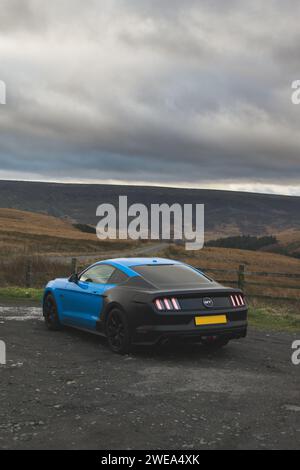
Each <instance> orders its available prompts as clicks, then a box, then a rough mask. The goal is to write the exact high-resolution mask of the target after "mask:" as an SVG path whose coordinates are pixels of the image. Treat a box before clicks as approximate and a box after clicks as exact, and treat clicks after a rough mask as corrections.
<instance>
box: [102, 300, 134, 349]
mask: <svg viewBox="0 0 300 470" xmlns="http://www.w3.org/2000/svg"><path fill="white" fill-rule="evenodd" d="M106 336H107V340H108V344H109V347H110V349H111V350H112V351H113V352H115V353H118V354H127V353H128V352H129V351H130V349H131V340H130V331H129V325H128V320H127V317H126V314H125V313H124V312H122V310H119V309H117V308H114V309H113V310H111V311H110V312H109V314H108V317H107V320H106Z"/></svg>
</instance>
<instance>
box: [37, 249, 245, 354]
mask: <svg viewBox="0 0 300 470" xmlns="http://www.w3.org/2000/svg"><path fill="white" fill-rule="evenodd" d="M43 315H44V318H45V322H46V325H47V327H48V328H49V329H51V330H58V329H61V328H62V327H63V326H64V325H67V326H72V327H75V328H79V329H81V330H86V331H90V332H93V333H96V334H100V335H104V336H106V337H107V340H108V344H109V346H110V348H111V349H112V350H113V351H114V352H116V353H120V354H125V353H128V352H129V351H130V349H131V347H132V346H133V345H136V344H155V343H159V342H165V341H168V340H170V339H172V338H177V339H178V338H180V339H184V340H194V341H199V342H202V343H203V344H204V345H205V346H207V347H208V348H213V349H216V348H220V347H222V346H224V345H226V344H227V343H228V341H229V340H231V339H234V338H242V337H245V336H246V333H247V305H246V301H245V297H244V295H243V293H242V291H241V290H239V289H233V288H230V287H224V286H222V285H221V284H219V283H217V282H215V281H213V280H212V279H211V278H209V277H208V276H207V275H205V274H204V273H203V272H201V271H199V270H198V269H196V268H194V267H192V266H189V265H187V264H184V263H181V262H179V261H173V260H170V259H162V258H119V259H110V260H106V261H99V262H97V263H95V264H93V265H92V266H89V267H88V268H86V269H84V270H83V271H82V272H80V273H74V274H72V276H71V277H70V278H65V279H55V280H53V281H50V282H49V283H48V284H47V286H46V288H45V292H44V298H43Z"/></svg>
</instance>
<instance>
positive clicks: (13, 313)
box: [0, 306, 43, 322]
mask: <svg viewBox="0 0 300 470" xmlns="http://www.w3.org/2000/svg"><path fill="white" fill-rule="evenodd" d="M9 320H11V321H12V320H14V321H26V320H43V315H42V309H41V308H40V307H7V306H0V321H1V322H3V321H9Z"/></svg>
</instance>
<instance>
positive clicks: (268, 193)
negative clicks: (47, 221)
mask: <svg viewBox="0 0 300 470" xmlns="http://www.w3.org/2000/svg"><path fill="white" fill-rule="evenodd" d="M1 182H15V183H18V182H19V183H22V182H23V183H49V184H62V185H63V184H69V185H72V184H73V185H99V186H124V187H135V186H136V187H147V188H166V189H191V190H196V191H197V190H207V191H226V192H233V193H245V194H260V195H265V196H285V197H300V188H299V187H297V189H296V192H286V193H284V192H276V191H274V190H273V191H267V190H265V191H264V190H263V189H262V190H257V191H255V190H254V189H253V186H252V185H251V186H252V189H244V188H242V187H236V188H234V187H232V186H233V185H232V186H231V187H230V188H229V189H228V188H225V187H223V186H222V185H220V186H219V187H214V186H209V187H208V186H205V185H202V186H194V185H187V184H186V183H184V184H182V185H177V186H175V185H171V184H155V183H149V182H136V183H132V182H126V181H110V180H108V181H95V180H90V179H89V180H85V181H82V180H59V179H55V180H54V179H51V180H50V179H49V180H46V179H43V180H42V179H10V178H5V179H4V178H0V183H1ZM244 187H245V185H244ZM263 187H264V188H265V185H263Z"/></svg>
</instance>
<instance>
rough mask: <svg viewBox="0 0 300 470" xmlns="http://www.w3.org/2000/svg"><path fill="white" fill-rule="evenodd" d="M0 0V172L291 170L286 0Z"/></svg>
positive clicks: (252, 176)
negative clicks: (1, 95)
mask: <svg viewBox="0 0 300 470" xmlns="http://www.w3.org/2000/svg"><path fill="white" fill-rule="evenodd" d="M1 9H2V11H1V15H0V57H1V65H2V68H1V76H0V79H2V80H5V81H6V84H7V90H8V92H7V105H6V106H5V107H4V106H1V108H0V129H1V140H0V170H2V176H3V177H7V176H8V177H10V176H11V177H14V175H17V176H20V175H21V174H23V175H24V178H25V177H26V175H31V176H32V175H36V177H41V178H46V179H47V178H53V179H55V178H57V179H63V178H66V179H68V178H71V179H75V180H76V179H77V180H81V179H93V180H95V179H99V180H103V179H113V180H122V181H129V182H135V181H147V182H155V183H168V184H172V183H174V184H180V183H190V184H198V183H199V184H203V183H206V184H215V185H217V184H219V183H220V184H221V183H222V182H225V181H227V182H228V181H230V182H231V184H232V185H234V184H236V185H240V184H241V182H243V181H245V183H247V184H248V185H251V184H252V185H253V188H254V187H255V184H257V182H262V183H264V184H269V185H270V187H271V185H277V186H278V185H291V186H296V185H297V184H299V167H300V162H299V155H300V153H299V152H300V134H299V132H298V123H299V119H300V106H299V107H297V106H295V105H292V104H291V99H290V96H291V88H290V86H291V82H292V81H293V80H295V79H297V78H300V70H299V66H297V57H298V37H299V32H298V21H297V18H299V13H300V6H299V4H298V2H296V1H287V2H279V1H270V2H266V3H265V4H264V5H261V2H258V1H254V2H248V1H247V2H246V1H245V2H243V1H242V2H241V1H239V2H237V1H233V0H232V1H230V0H229V1H226V2H221V1H202V2H199V1H192V0H191V1H185V2H182V1H179V0H176V1H174V0H173V1H172V2H167V1H165V2H162V1H155V0H152V1H151V0H148V1H142V0H139V1H137V0H130V1H129V0H128V1H125V0H119V1H117V0H115V1H114V0H111V1H102V2H97V1H86V2H79V1H77V0H73V1H70V0H69V1H67V0H61V1H58V0H54V1H52V2H48V3H46V2H40V1H39V0H31V1H29V0H28V1H25V0H22V1H21V0H20V1H17V0H7V1H2V3H1ZM0 177H1V173H0Z"/></svg>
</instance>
